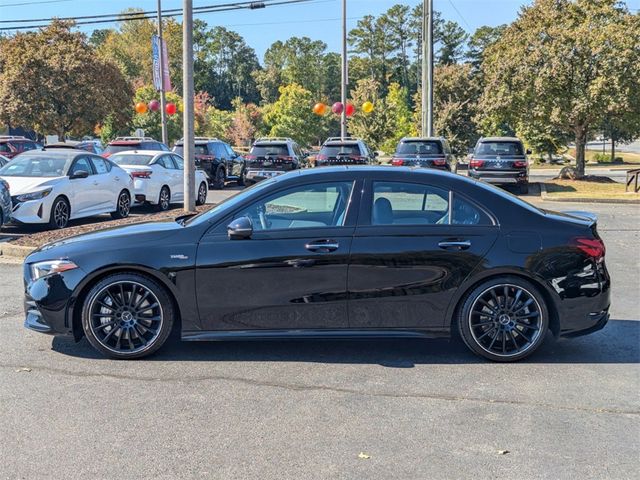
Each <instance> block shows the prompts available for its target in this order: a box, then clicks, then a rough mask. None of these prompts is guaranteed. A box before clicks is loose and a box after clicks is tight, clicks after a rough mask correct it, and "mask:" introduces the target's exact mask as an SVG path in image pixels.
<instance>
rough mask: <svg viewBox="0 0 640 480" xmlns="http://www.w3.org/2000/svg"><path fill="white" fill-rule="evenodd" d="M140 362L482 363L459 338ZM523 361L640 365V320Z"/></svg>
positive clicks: (202, 345) (87, 351)
mask: <svg viewBox="0 0 640 480" xmlns="http://www.w3.org/2000/svg"><path fill="white" fill-rule="evenodd" d="M52 349H53V350H54V351H57V352H59V353H62V354H65V355H69V356H73V357H81V358H92V359H104V357H103V356H102V355H101V354H100V353H98V352H97V351H96V350H94V349H93V348H92V347H91V345H89V343H88V342H87V341H86V339H83V340H82V341H80V342H78V343H74V341H73V340H70V339H68V338H65V337H55V338H54V339H53V344H52ZM145 360H149V361H160V362H167V361H186V362H189V361H212V362H225V361H233V362H238V361H249V362H311V363H336V364H341V363H351V364H378V365H382V366H386V367H390V368H412V367H414V366H415V365H420V364H472V363H485V362H486V361H485V360H483V359H481V358H479V357H477V356H475V355H473V354H472V353H471V352H469V351H468V350H467V348H466V347H465V346H464V345H463V344H462V342H461V341H460V340H458V339H453V340H451V341H448V340H421V339H385V340H382V339H380V340H377V339H376V340H371V339H363V340H288V341H276V340H273V341H226V342H181V341H180V339H179V335H177V334H176V335H172V336H171V337H170V338H169V340H168V341H167V343H166V344H165V345H164V346H163V348H161V349H160V351H158V352H157V353H156V354H154V355H152V356H150V357H148V358H147V359H145ZM524 362H527V363H612V364H614V363H640V321H638V320H611V321H610V322H609V324H608V325H607V326H606V327H605V329H603V330H601V331H600V332H596V333H594V334H592V335H588V336H584V337H579V338H574V339H560V340H556V339H554V338H553V337H552V336H551V335H550V334H549V336H548V337H547V338H546V339H545V343H544V344H543V345H542V347H540V349H539V350H538V351H537V352H536V353H534V354H533V355H532V356H531V357H530V358H528V359H526V360H524Z"/></svg>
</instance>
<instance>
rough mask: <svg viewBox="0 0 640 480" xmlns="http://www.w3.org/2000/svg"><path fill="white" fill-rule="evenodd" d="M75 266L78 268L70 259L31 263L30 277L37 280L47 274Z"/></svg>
mask: <svg viewBox="0 0 640 480" xmlns="http://www.w3.org/2000/svg"><path fill="white" fill-rule="evenodd" d="M75 268H78V266H77V265H76V264H75V263H73V262H72V261H71V260H47V261H45V262H38V263H34V264H33V265H31V278H32V279H33V280H37V279H39V278H42V277H46V276H47V275H54V274H56V273H62V272H66V271H68V270H73V269H75Z"/></svg>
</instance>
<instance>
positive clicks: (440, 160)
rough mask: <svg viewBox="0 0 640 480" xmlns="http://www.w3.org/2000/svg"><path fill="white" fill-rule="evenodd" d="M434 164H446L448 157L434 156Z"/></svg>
mask: <svg viewBox="0 0 640 480" xmlns="http://www.w3.org/2000/svg"><path fill="white" fill-rule="evenodd" d="M433 164H434V165H439V166H442V165H446V164H447V159H446V158H434V159H433Z"/></svg>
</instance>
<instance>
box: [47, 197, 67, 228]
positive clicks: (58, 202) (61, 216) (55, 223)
mask: <svg viewBox="0 0 640 480" xmlns="http://www.w3.org/2000/svg"><path fill="white" fill-rule="evenodd" d="M70 217H71V206H70V205H69V202H68V201H67V199H66V198H64V197H58V198H56V199H55V200H54V201H53V205H52V206H51V214H50V215H49V228H51V229H53V230H59V229H62V228H65V227H66V226H67V225H69V218H70Z"/></svg>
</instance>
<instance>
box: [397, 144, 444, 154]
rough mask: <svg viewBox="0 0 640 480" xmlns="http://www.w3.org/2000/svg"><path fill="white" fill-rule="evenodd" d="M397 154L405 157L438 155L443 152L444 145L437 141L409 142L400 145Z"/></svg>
mask: <svg viewBox="0 0 640 480" xmlns="http://www.w3.org/2000/svg"><path fill="white" fill-rule="evenodd" d="M396 153H400V154H404V155H438V154H441V153H443V152H442V144H441V143H440V142H436V141H415V142H414V141H408V142H401V143H400V144H399V145H398V149H397V150H396Z"/></svg>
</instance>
